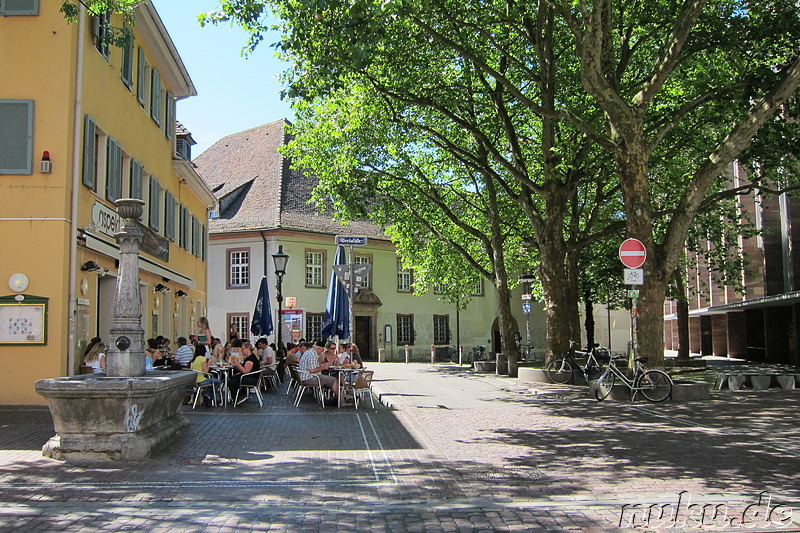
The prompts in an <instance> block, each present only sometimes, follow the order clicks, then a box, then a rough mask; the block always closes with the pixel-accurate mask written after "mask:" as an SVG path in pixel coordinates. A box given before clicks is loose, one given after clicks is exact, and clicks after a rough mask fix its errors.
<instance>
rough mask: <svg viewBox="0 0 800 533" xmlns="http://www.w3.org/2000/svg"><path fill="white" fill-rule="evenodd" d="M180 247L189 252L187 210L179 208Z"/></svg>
mask: <svg viewBox="0 0 800 533" xmlns="http://www.w3.org/2000/svg"><path fill="white" fill-rule="evenodd" d="M181 247H182V248H183V249H184V250H186V251H187V252H188V251H189V210H188V209H186V208H185V207H183V206H181Z"/></svg>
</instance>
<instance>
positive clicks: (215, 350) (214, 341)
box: [211, 337, 225, 365]
mask: <svg viewBox="0 0 800 533" xmlns="http://www.w3.org/2000/svg"><path fill="white" fill-rule="evenodd" d="M224 360H225V347H224V346H223V345H222V341H220V340H219V338H217V337H211V364H214V365H215V364H217V363H219V362H220V361H224Z"/></svg>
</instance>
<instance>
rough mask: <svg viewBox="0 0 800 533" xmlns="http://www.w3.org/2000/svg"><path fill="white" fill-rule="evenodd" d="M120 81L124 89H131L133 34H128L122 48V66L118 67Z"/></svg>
mask: <svg viewBox="0 0 800 533" xmlns="http://www.w3.org/2000/svg"><path fill="white" fill-rule="evenodd" d="M120 79H121V80H122V83H124V84H125V87H127V88H128V89H130V88H131V85H132V82H133V34H132V33H131V34H129V35H128V37H127V39H126V40H125V45H124V46H123V47H122V65H121V66H120Z"/></svg>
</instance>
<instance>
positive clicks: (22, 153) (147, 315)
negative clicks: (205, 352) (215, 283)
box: [0, 0, 215, 404]
mask: <svg viewBox="0 0 800 533" xmlns="http://www.w3.org/2000/svg"><path fill="white" fill-rule="evenodd" d="M59 5H60V3H59V2H41V1H39V0H14V1H13V2H11V1H3V2H0V50H2V51H3V53H2V54H0V69H2V72H3V73H4V74H3V77H2V79H0V198H2V203H0V249H2V250H3V253H2V257H0V277H2V283H3V285H4V287H6V290H2V291H0V356H1V357H2V359H3V360H4V361H6V362H7V363H8V364H6V365H5V368H4V371H3V372H2V373H0V404H41V403H43V400H42V398H41V397H39V396H38V395H37V394H36V393H35V392H34V389H33V384H34V382H35V381H36V380H37V379H41V378H50V377H55V376H61V375H69V374H74V373H77V372H78V371H79V367H80V364H81V361H82V358H83V353H84V348H85V346H86V344H87V342H88V341H89V339H91V338H92V337H95V336H99V337H101V338H102V339H103V341H104V342H106V343H109V342H112V339H110V338H109V334H108V330H109V329H110V328H111V320H112V317H111V301H112V299H113V296H114V291H115V280H116V273H117V268H118V264H117V261H116V259H117V257H118V247H117V245H116V241H115V239H114V237H113V235H114V233H115V231H116V230H117V229H118V228H119V225H120V219H119V217H118V216H117V215H116V212H115V210H114V203H113V201H114V200H115V199H117V198H123V197H136V198H141V199H143V200H145V202H146V207H145V216H144V217H143V219H142V221H141V222H142V226H143V229H144V231H145V232H146V235H145V240H144V243H143V245H142V252H141V256H140V261H139V265H140V278H141V291H142V302H143V320H142V321H143V327H144V330H145V334H146V335H147V336H156V335H159V334H161V335H164V336H166V337H170V338H172V339H173V341H174V339H175V338H176V337H177V336H179V335H188V334H190V333H193V332H194V329H195V328H194V324H195V322H196V320H197V318H198V317H200V316H202V315H203V314H204V312H205V305H206V301H207V298H206V296H205V295H206V266H205V255H206V240H207V238H206V236H207V224H208V211H209V209H211V208H213V206H214V204H215V199H214V196H213V195H212V193H211V191H210V190H209V189H208V187H207V186H206V185H205V184H204V182H203V181H202V180H201V179H200V178H199V176H198V175H197V173H196V172H195V171H194V169H193V167H192V165H191V163H190V147H191V145H192V144H193V141H192V139H191V136H190V135H189V133H188V132H186V131H184V130H182V129H181V128H180V127H179V126H178V127H177V128H176V122H175V102H176V101H178V100H180V99H182V98H186V97H189V96H193V95H195V94H196V93H195V88H194V86H193V84H192V81H191V79H190V78H189V74H188V73H187V71H186V68H185V67H184V65H183V63H182V61H181V58H180V57H179V55H178V52H177V50H176V49H175V46H174V44H173V43H172V41H171V39H170V37H169V35H168V34H167V31H166V28H165V27H164V25H163V23H162V21H161V19H160V18H159V16H158V14H157V12H156V11H155V9H154V8H153V7H152V6H151V5H149V4H147V3H142V5H141V6H139V7H138V8H137V13H136V23H135V26H134V27H133V28H132V30H133V38H132V39H130V40H129V41H128V43H127V45H125V46H122V47H117V46H114V45H108V44H105V42H104V39H103V34H104V33H105V32H107V29H106V24H108V23H109V22H110V23H111V24H112V25H113V24H117V25H119V24H121V21H120V20H116V19H115V18H114V17H112V18H111V19H110V20H109V18H108V17H93V16H90V15H89V14H87V12H86V11H85V9H84V8H83V7H81V14H80V17H79V21H78V22H77V23H73V24H69V23H67V21H66V20H65V19H64V16H63V14H61V13H60V12H59ZM173 345H174V342H173Z"/></svg>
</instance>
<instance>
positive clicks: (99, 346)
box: [83, 342, 106, 374]
mask: <svg viewBox="0 0 800 533" xmlns="http://www.w3.org/2000/svg"><path fill="white" fill-rule="evenodd" d="M83 364H84V365H86V366H88V367H91V369H92V373H94V374H100V373H101V372H105V371H106V345H105V344H103V343H102V342H97V343H95V344H94V346H92V349H91V350H89V352H88V353H87V354H86V355H85V356H84V358H83Z"/></svg>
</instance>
